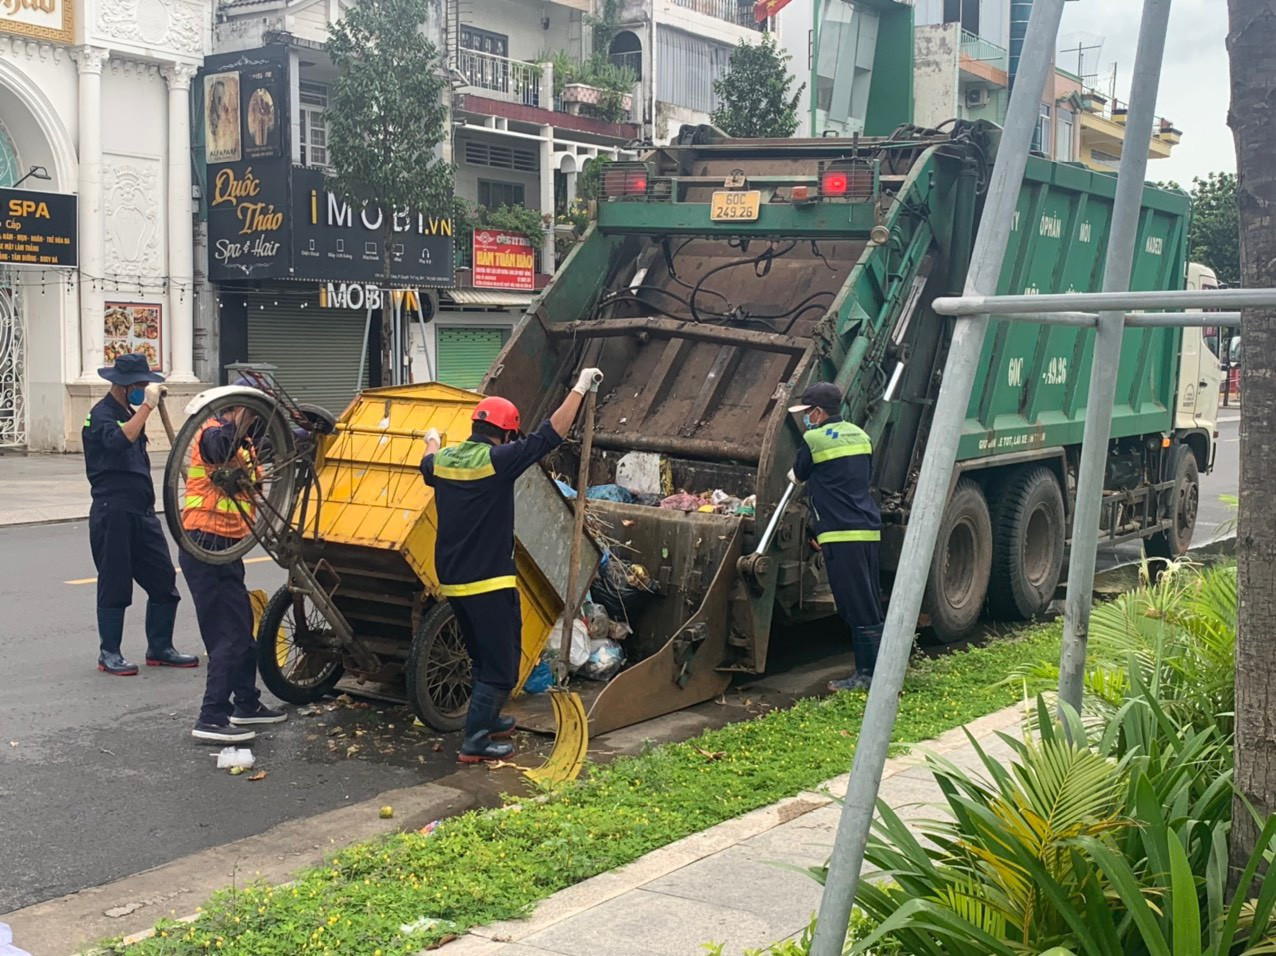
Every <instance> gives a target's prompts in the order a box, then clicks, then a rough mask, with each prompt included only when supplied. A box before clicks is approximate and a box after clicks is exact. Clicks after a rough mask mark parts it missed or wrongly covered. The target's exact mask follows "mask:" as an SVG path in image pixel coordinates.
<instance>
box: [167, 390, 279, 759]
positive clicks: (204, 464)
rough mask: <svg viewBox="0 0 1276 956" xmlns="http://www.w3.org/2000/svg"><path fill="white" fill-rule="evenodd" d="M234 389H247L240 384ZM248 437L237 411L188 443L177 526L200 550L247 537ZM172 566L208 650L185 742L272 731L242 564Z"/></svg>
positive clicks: (250, 431) (251, 477)
mask: <svg viewBox="0 0 1276 956" xmlns="http://www.w3.org/2000/svg"><path fill="white" fill-rule="evenodd" d="M235 384H236V385H238V386H248V387H255V385H254V383H253V382H251V381H249V380H247V379H240V380H238V381H237V382H235ZM256 431H257V429H256V428H254V416H253V414H252V412H251V411H249V410H248V409H247V408H244V407H237V408H232V409H231V410H230V411H229V412H227V413H226V414H224V415H221V416H214V417H210V418H209V419H208V421H206V422H204V424H203V427H202V428H201V429H200V432H199V436H198V437H197V438H196V440H195V441H194V442H192V443H191V457H190V463H189V465H188V467H187V474H186V500H185V502H184V503H183V504H184V506H183V508H182V527H183V528H184V529H185V531H186V533H187V534H188V535H189V536H190V537H191V538H192V539H193V540H194V541H195V542H196V543H197V544H198V545H199V546H200V547H202V548H204V549H205V550H207V551H227V550H229V549H230V548H231V547H232V546H233V545H235V544H236V543H237V542H239V541H242V540H243V539H244V538H246V537H247V536H248V535H250V534H251V533H252V525H253V521H254V520H255V517H256V515H255V506H254V503H253V498H252V494H251V487H252V485H253V484H254V483H256V482H259V481H260V480H261V478H262V475H261V468H260V466H259V464H258V458H257V448H256V446H255V444H254V441H253V435H254V434H255V433H256ZM178 561H179V563H180V564H181V567H182V573H183V574H184V575H185V577H186V584H187V585H188V586H189V587H190V589H191V599H192V600H194V602H195V616H196V618H198V620H199V633H200V636H201V637H202V638H203V639H204V647H205V648H206V649H207V651H208V678H207V680H206V681H205V686H204V702H203V704H202V706H201V707H200V711H199V719H198V720H197V721H196V722H195V727H194V729H193V730H192V731H191V735H192V736H193V737H194V738H195V739H196V740H200V741H207V742H211V743H240V742H243V741H247V740H252V739H253V738H254V737H256V736H257V734H256V731H254V730H253V727H254V726H256V725H258V724H277V723H280V722H282V721H284V720H286V719H287V717H288V715H287V714H286V713H285V712H283V711H281V710H274V709H272V708H270V707H267V706H266V705H265V704H263V703H262V702H261V691H260V690H258V688H257V646H256V644H255V642H254V640H253V610H252V601H251V598H249V596H248V588H247V586H246V585H245V584H244V561H243V559H242V558H237V559H236V560H234V561H231V562H229V563H227V564H209V563H208V562H205V561H201V560H200V559H199V558H197V557H195V556H194V555H192V554H188V553H187V552H186V551H184V550H183V551H182V552H181V553H180V554H179V555H178Z"/></svg>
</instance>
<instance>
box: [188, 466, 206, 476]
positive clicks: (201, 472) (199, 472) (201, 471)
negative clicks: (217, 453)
mask: <svg viewBox="0 0 1276 956" xmlns="http://www.w3.org/2000/svg"><path fill="white" fill-rule="evenodd" d="M186 477H187V478H207V477H208V469H207V468H199V467H192V468H188V469H186Z"/></svg>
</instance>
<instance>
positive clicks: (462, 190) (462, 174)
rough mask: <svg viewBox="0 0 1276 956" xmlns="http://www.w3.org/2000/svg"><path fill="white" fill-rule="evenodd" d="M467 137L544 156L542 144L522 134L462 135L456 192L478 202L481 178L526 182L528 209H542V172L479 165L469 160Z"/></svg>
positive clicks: (457, 150) (457, 147) (457, 146)
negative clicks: (525, 137) (466, 144)
mask: <svg viewBox="0 0 1276 956" xmlns="http://www.w3.org/2000/svg"><path fill="white" fill-rule="evenodd" d="M467 139H475V140H482V141H485V142H492V143H499V144H500V145H502V146H510V147H513V146H517V147H519V148H521V149H530V150H532V151H534V152H536V153H537V155H538V156H539V155H540V148H541V143H540V142H539V141H537V140H533V139H524V138H522V137H513V136H500V135H499V134H492V135H490V136H473V135H469V134H460V135H458V136H457V137H456V144H455V153H454V155H455V159H456V164H457V165H456V175H455V178H454V180H453V181H454V183H455V191H456V195H458V196H460V197H461V198H462V199H468V200H470V201H471V202H477V201H478V181H479V180H480V179H491V180H496V181H498V182H505V183H522V184H523V186H524V189H523V200H524V201H523V205H525V206H527V208H528V209H540V208H541V203H540V200H541V181H540V176H541V172H543V170H542V171H540V172H535V173H524V172H520V171H518V170H514V169H501V168H499V167H493V166H476V165H472V164H470V163H467V162H466V161H465V142H466V140H467Z"/></svg>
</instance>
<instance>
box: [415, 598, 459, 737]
mask: <svg viewBox="0 0 1276 956" xmlns="http://www.w3.org/2000/svg"><path fill="white" fill-rule="evenodd" d="M404 673H405V675H406V677H407V684H408V701H409V702H410V703H411V704H412V709H413V710H415V711H416V715H417V716H418V717H420V718H421V720H422V721H424V722H425V723H426V724H428V725H429V726H430V727H432V728H434V729H435V730H437V731H439V732H440V733H447V732H448V731H452V730H460V729H461V728H462V727H463V726H465V712H466V710H468V709H469V706H470V688H471V683H472V679H473V678H472V676H471V673H470V655H469V654H467V653H466V651H465V641H464V639H463V638H462V637H461V625H460V623H459V622H458V621H457V619H456V615H455V614H453V613H452V608H451V607H450V606H449V605H448V603H447V602H446V601H444V602H442V603H440V604H436V605H435V606H434V607H433V608H432V609H431V610H430V612H429V613H428V614H426V615H425V617H424V618H422V620H421V626H420V627H419V628H418V629H417V632H416V636H415V637H413V638H412V646H411V648H409V650H408V662H407V666H406V667H405V668H404Z"/></svg>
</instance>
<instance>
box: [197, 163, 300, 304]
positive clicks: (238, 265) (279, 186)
mask: <svg viewBox="0 0 1276 956" xmlns="http://www.w3.org/2000/svg"><path fill="white" fill-rule="evenodd" d="M267 168H268V169H269V170H270V173H269V174H266V175H258V173H257V171H256V169H255V168H254V166H253V164H252V163H234V164H231V165H227V166H222V167H221V168H220V169H218V170H217V171H216V172H214V171H213V168H212V167H211V166H210V167H209V174H208V175H209V180H210V183H209V193H208V242H209V267H208V274H209V278H211V279H214V280H217V279H245V278H254V277H258V278H260V277H262V276H277V275H279V274H280V269H281V267H283V266H285V265H286V263H287V259H288V248H287V244H288V237H289V229H288V180H287V176H286V175H285V173H284V170H283V169H282V168H279V167H276V166H273V165H271V166H268V167H267Z"/></svg>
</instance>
